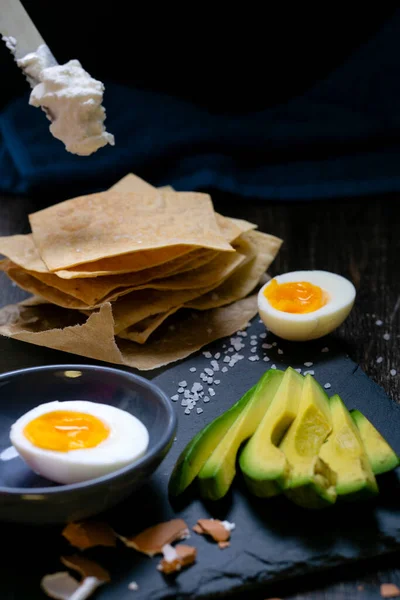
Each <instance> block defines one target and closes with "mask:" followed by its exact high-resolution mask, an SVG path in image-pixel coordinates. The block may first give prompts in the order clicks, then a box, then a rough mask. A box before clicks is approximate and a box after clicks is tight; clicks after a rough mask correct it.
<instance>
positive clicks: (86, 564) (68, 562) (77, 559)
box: [60, 554, 111, 583]
mask: <svg viewBox="0 0 400 600" xmlns="http://www.w3.org/2000/svg"><path fill="white" fill-rule="evenodd" d="M60 560H61V562H62V563H63V564H64V565H65V566H66V567H68V568H70V569H73V570H74V571H77V572H78V573H79V574H80V575H82V577H83V578H85V579H86V578H87V577H95V578H96V579H98V580H99V581H100V582H103V583H105V582H107V583H108V582H109V581H111V578H110V574H109V572H108V571H106V570H105V569H103V567H101V566H100V565H99V564H97V563H96V562H94V560H90V559H89V558H85V557H84V556H79V555H77V554H75V555H73V556H62V557H61V559H60Z"/></svg>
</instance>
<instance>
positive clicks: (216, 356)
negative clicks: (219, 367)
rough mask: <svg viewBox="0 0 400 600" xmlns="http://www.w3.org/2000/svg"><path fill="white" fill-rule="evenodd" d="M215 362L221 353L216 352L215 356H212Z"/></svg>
mask: <svg viewBox="0 0 400 600" xmlns="http://www.w3.org/2000/svg"><path fill="white" fill-rule="evenodd" d="M214 358H215V360H218V359H219V358H221V352H217V354H215V355H214Z"/></svg>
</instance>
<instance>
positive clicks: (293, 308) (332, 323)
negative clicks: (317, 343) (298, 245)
mask: <svg viewBox="0 0 400 600" xmlns="http://www.w3.org/2000/svg"><path fill="white" fill-rule="evenodd" d="M355 296H356V290H355V287H354V285H353V284H352V283H351V281H349V280H348V279H346V278H345V277H342V276H341V275H337V274H335V273H329V272H328V271H292V272H291V273H285V274H283V275H278V276H277V277H274V278H273V279H271V280H270V281H268V283H266V284H265V285H264V286H263V287H262V288H261V289H260V291H259V293H258V311H259V314H260V317H261V319H262V320H263V322H264V324H265V325H266V327H267V328H268V329H269V330H270V331H272V333H274V334H275V335H277V336H278V337H280V338H282V339H285V340H293V341H306V340H313V339H316V338H320V337H323V336H324V335H327V334H328V333H331V332H332V331H333V330H334V329H336V328H337V327H339V325H341V324H342V323H343V321H344V320H345V319H346V318H347V317H348V315H349V313H350V311H351V309H352V308H353V304H354V300H355Z"/></svg>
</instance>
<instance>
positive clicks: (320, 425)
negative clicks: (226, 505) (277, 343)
mask: <svg viewBox="0 0 400 600" xmlns="http://www.w3.org/2000/svg"><path fill="white" fill-rule="evenodd" d="M238 457H239V460H238ZM237 464H238V465H239V471H240V472H241V474H242V476H243V479H244V482H245V484H246V486H247V488H248V490H249V492H250V493H251V494H252V495H254V496H257V497H259V498H269V497H272V496H277V495H280V494H281V495H282V496H286V498H287V499H289V500H290V501H291V502H293V503H294V504H297V505H298V506H301V507H303V508H307V509H320V508H325V507H328V506H331V505H333V504H334V503H335V502H338V501H341V500H354V501H356V500H363V499H368V498H370V497H373V496H375V495H377V494H378V493H379V489H378V484H377V481H376V476H378V475H380V474H382V473H386V472H388V471H391V470H393V469H395V468H396V467H398V466H399V464H400V457H399V456H398V455H397V454H396V452H395V451H394V450H393V448H391V446H390V445H389V444H388V442H387V441H386V440H385V439H384V437H383V436H382V435H381V433H380V432H379V431H378V430H377V429H376V428H375V427H374V425H373V424H372V423H371V422H370V421H369V420H368V419H367V417H365V416H364V415H363V414H362V413H361V412H360V411H359V410H352V411H349V410H348V409H347V408H346V406H345V405H344V403H343V401H342V399H341V398H340V397H339V396H338V395H337V394H336V395H334V396H332V398H328V396H327V394H326V392H325V390H324V389H323V388H322V387H321V386H320V384H319V383H318V382H317V381H316V380H315V379H314V378H313V377H312V376H311V375H309V374H308V375H306V376H303V375H300V374H299V373H298V372H297V371H296V370H295V369H293V368H291V367H288V368H287V369H286V370H285V371H281V370H278V369H269V370H268V371H267V372H266V373H264V375H263V376H262V377H261V378H260V379H259V381H258V382H257V383H256V384H255V385H254V386H253V387H252V388H251V389H250V390H248V391H247V392H246V393H245V394H244V395H243V396H242V397H241V398H240V399H239V400H238V401H237V402H236V403H235V404H234V405H233V406H231V407H230V408H229V409H228V410H227V411H226V412H224V413H223V414H221V415H219V416H218V417H217V418H216V419H214V420H213V421H212V422H211V423H209V424H208V425H206V426H205V427H204V428H203V429H202V430H201V431H200V432H199V433H198V434H197V435H196V436H195V437H194V438H193V439H192V440H191V441H190V442H189V443H188V444H187V445H186V448H185V449H184V450H183V451H182V452H181V454H180V456H179V458H178V460H177V462H176V464H175V467H174V469H173V472H172V474H171V477H170V480H169V487H168V490H169V493H170V495H171V496H178V495H179V494H182V493H183V492H184V491H185V490H186V489H187V488H188V487H189V486H190V485H191V484H192V483H193V482H195V483H196V484H197V489H198V490H199V492H200V495H201V497H202V498H203V499H204V500H212V501H217V500H220V499H221V498H224V496H226V494H227V492H228V491H229V489H230V488H231V485H232V482H233V481H234V479H235V476H236V469H237Z"/></svg>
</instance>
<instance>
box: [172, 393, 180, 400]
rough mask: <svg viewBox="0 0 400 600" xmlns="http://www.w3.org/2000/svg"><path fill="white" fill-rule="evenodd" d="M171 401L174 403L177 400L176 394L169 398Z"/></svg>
mask: <svg viewBox="0 0 400 600" xmlns="http://www.w3.org/2000/svg"><path fill="white" fill-rule="evenodd" d="M171 400H173V402H176V401H177V400H179V396H178V394H175V395H174V396H171Z"/></svg>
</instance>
